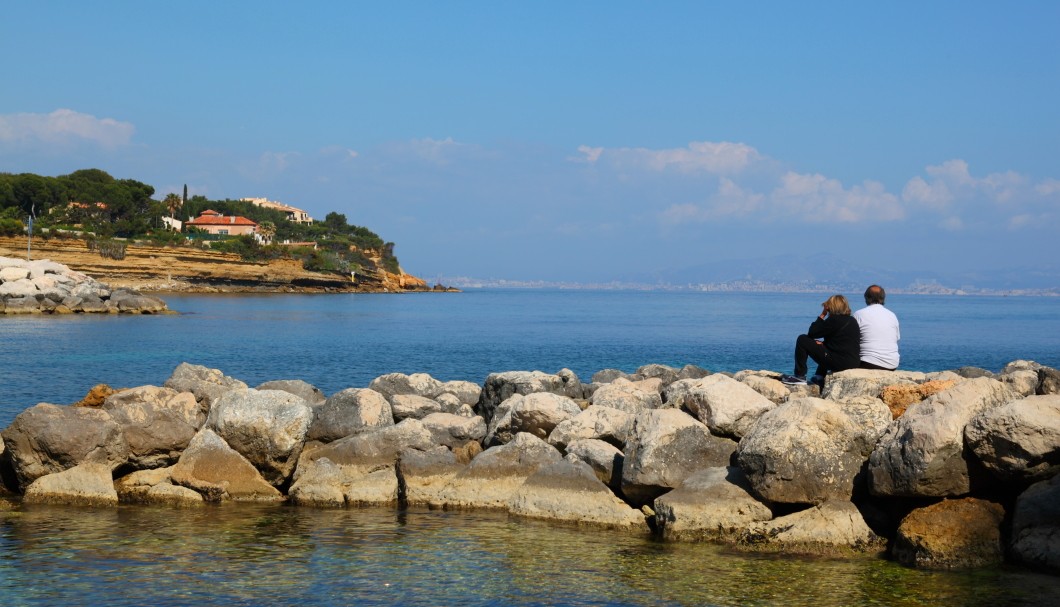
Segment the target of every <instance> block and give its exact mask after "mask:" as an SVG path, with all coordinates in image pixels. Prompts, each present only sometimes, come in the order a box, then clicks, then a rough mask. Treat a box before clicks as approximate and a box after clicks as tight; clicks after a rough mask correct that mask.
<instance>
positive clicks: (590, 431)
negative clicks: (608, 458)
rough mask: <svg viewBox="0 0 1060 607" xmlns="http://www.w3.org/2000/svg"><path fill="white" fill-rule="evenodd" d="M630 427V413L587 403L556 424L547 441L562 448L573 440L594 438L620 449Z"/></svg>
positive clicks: (631, 422)
mask: <svg viewBox="0 0 1060 607" xmlns="http://www.w3.org/2000/svg"><path fill="white" fill-rule="evenodd" d="M632 427H633V416H632V415H631V414H629V413H626V412H625V411H620V410H619V409H612V408H611V407H601V406H599V405H589V406H588V407H587V408H586V409H585V410H584V411H581V412H580V413H578V414H577V415H575V416H574V417H572V418H570V419H567V420H564V421H562V422H560V423H559V424H557V425H556V427H555V428H553V430H552V433H551V434H549V435H548V443H549V444H550V445H553V446H554V447H556V448H557V449H560V450H564V449H566V448H567V445H568V444H570V443H571V442H573V441H576V440H580V439H586V438H595V439H599V440H602V441H606V442H608V443H611V444H612V445H614V446H615V447H618V448H619V449H621V448H623V447H624V446H625V444H626V437H628V436H629V431H630V429H632Z"/></svg>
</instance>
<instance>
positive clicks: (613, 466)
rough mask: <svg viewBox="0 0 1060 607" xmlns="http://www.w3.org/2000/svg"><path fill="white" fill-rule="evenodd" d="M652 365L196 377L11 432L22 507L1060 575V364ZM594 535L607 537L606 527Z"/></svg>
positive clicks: (6, 443)
mask: <svg viewBox="0 0 1060 607" xmlns="http://www.w3.org/2000/svg"><path fill="white" fill-rule="evenodd" d="M776 377H777V376H776V374H774V373H771V372H766V371H742V372H740V373H736V374H725V373H710V372H709V371H706V370H704V369H700V368H697V367H693V366H688V367H685V368H683V369H676V368H672V367H667V366H663V365H648V366H645V367H642V368H640V369H638V370H637V371H636V372H635V373H632V374H627V373H624V372H621V371H617V370H604V371H601V372H598V373H596V374H595V375H594V376H593V377H592V379H591V381H589V382H582V381H581V380H580V379H579V378H578V377H577V376H576V375H575V374H574V373H572V372H571V371H569V370H566V369H564V370H561V371H559V372H558V373H555V374H552V373H543V372H540V371H509V372H503V373H495V374H491V375H489V377H487V378H486V380H485V382H484V384H482V385H478V384H474V383H471V382H467V381H440V380H438V379H435V378H433V377H431V376H429V375H426V374H412V375H405V374H397V373H394V374H388V375H383V376H380V377H378V378H376V379H375V380H373V381H372V382H371V383H370V384H369V385H368V386H366V387H351V388H347V389H344V390H341V391H339V392H337V393H335V394H332V395H330V396H329V395H325V394H323V393H321V392H320V390H318V389H316V388H315V387H314V386H312V385H310V384H308V383H306V382H304V381H301V380H297V379H294V380H292V379H287V380H276V381H270V382H267V383H264V384H262V385H259V386H257V387H254V388H251V387H249V386H248V385H246V384H245V383H244V382H242V381H240V380H238V379H236V378H232V377H228V376H225V375H224V374H223V373H222V371H220V370H217V369H209V368H206V367H201V366H197V365H193V364H188V363H183V364H181V365H179V366H178V367H177V368H176V369H175V370H174V372H173V374H172V375H171V376H170V377H169V378H168V379H166V380H165V381H164V383H163V384H162V385H161V386H140V387H134V388H129V389H120V390H115V389H112V388H110V387H107V386H102V385H101V386H97V387H95V388H93V390H92V391H91V392H90V393H89V394H88V395H87V396H86V398H85V399H84V400H83V401H82V402H80V403H76V404H74V405H55V404H47V403H40V404H37V405H35V406H33V407H30V408H28V409H26V410H25V411H23V412H22V413H20V414H19V415H18V416H17V417H16V418H15V420H14V422H13V423H12V424H11V425H10V426H9V427H7V428H6V429H4V430H3V431H2V432H0V436H2V437H3V449H4V450H3V452H2V454H0V471H2V472H3V474H2V478H3V480H4V484H5V486H6V487H7V490H8V492H9V497H8V498H6V499H7V500H8V501H9V506H8V507H9V508H18V507H19V505H18V503H19V501H21V502H23V503H26V504H30V503H62V504H85V505H93V506H97V507H110V506H114V505H117V504H119V503H148V504H167V505H171V506H179V507H198V506H202V505H203V504H206V503H208V502H240V501H275V502H281V501H288V502H291V503H293V504H297V505H300V506H306V507H329V508H353V507H358V506H364V505H375V506H393V507H409V506H412V507H415V506H421V507H429V508H444V509H454V510H461V509H479V508H485V509H495V510H502V511H506V512H508V513H509V514H510V515H512V516H515V517H526V518H533V519H545V520H550V521H555V522H557V523H563V524H571V525H578V526H581V527H585V528H587V529H588V528H593V529H602V530H610V531H611V532H615V531H619V532H626V533H642V534H656V535H658V536H659V537H661V538H664V539H666V540H674V541H711V542H719V543H724V544H728V545H732V546H735V547H740V548H745V549H751V550H767V551H778V552H799V553H825V554H837V553H838V554H857V553H868V554H876V555H883V554H886V555H889V556H890V557H892V558H894V559H896V560H898V561H900V562H902V563H905V564H908V565H910V566H915V567H927V568H956V567H980V566H988V565H994V564H998V563H1002V562H1006V561H1009V562H1017V563H1022V564H1025V565H1028V566H1032V567H1035V568H1042V569H1045V570H1049V571H1052V572H1054V573H1055V572H1060V474H1058V473H1060V372H1058V371H1057V370H1055V369H1051V368H1046V367H1042V366H1041V365H1038V364H1036V363H1033V362H1029V361H1016V362H1013V363H1010V364H1009V365H1007V366H1006V367H1005V368H1004V369H1002V370H1001V371H1000V372H999V373H996V374H995V373H991V372H989V371H985V370H982V369H975V368H963V369H958V370H955V371H940V372H936V373H919V372H907V371H895V372H887V371H865V370H852V371H845V372H842V373H837V374H834V375H831V376H829V378H828V379H827V382H826V383H825V386H824V389H823V390H819V389H818V388H817V387H816V386H797V387H788V386H785V385H784V384H781V383H780V382H779V381H778V380H777V379H776ZM587 532H588V531H587Z"/></svg>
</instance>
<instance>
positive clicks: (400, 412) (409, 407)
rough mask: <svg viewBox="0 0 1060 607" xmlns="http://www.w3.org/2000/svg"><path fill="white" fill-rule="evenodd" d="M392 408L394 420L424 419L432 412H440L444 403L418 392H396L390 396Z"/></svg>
mask: <svg viewBox="0 0 1060 607" xmlns="http://www.w3.org/2000/svg"><path fill="white" fill-rule="evenodd" d="M390 409H391V412H392V413H393V415H394V421H395V422H399V421H401V420H403V419H409V418H412V419H423V418H424V417H427V416H428V415H430V414H431V413H440V412H441V411H442V404H441V403H440V402H438V401H436V400H434V399H433V398H427V397H426V396H419V395H417V394H395V395H393V396H391V397H390Z"/></svg>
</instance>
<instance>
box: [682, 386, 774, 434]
mask: <svg viewBox="0 0 1060 607" xmlns="http://www.w3.org/2000/svg"><path fill="white" fill-rule="evenodd" d="M684 405H685V407H686V408H687V409H688V410H689V412H690V413H692V415H694V416H695V417H696V418H697V419H698V420H699V421H701V422H703V423H704V424H706V425H707V427H708V428H710V431H711V433H712V434H716V435H719V436H730V437H734V438H736V439H739V438H741V437H742V436H744V435H745V434H746V433H747V432H748V431H750V429H751V427H752V426H753V425H754V423H755V422H756V421H757V420H758V418H759V417H761V415H762V414H763V413H765V412H766V411H769V410H770V409H772V408H773V407H775V406H776V404H775V403H774V402H773V401H771V400H769V399H768V398H766V397H765V396H762V395H761V394H759V393H758V392H756V391H755V390H754V389H753V388H751V387H749V386H747V385H745V384H743V383H741V382H738V381H736V380H735V379H733V378H731V377H727V376H725V375H722V374H720V373H715V374H714V375H710V376H707V377H704V378H703V379H700V380H698V381H696V383H695V384H693V385H691V386H689V390H688V394H687V396H686V397H685V400H684Z"/></svg>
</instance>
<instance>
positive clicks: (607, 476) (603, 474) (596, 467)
mask: <svg viewBox="0 0 1060 607" xmlns="http://www.w3.org/2000/svg"><path fill="white" fill-rule="evenodd" d="M566 452H567V454H566V455H565V456H564V459H566V460H567V461H579V462H583V463H585V464H588V466H589V467H590V468H592V471H593V473H594V474H596V478H598V479H600V482H601V483H603V484H605V485H607V486H608V487H610V488H611V490H612V491H615V492H620V491H621V490H622V462H623V461H624V460H625V456H624V455H623V454H622V452H621V451H619V450H618V448H616V447H615V446H614V445H612V444H610V443H606V442H604V441H602V440H598V439H595V438H582V439H579V440H576V441H573V442H571V443H570V444H569V445H567V448H566Z"/></svg>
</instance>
